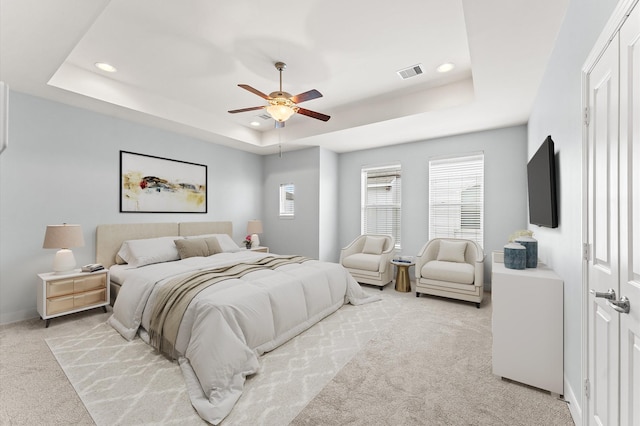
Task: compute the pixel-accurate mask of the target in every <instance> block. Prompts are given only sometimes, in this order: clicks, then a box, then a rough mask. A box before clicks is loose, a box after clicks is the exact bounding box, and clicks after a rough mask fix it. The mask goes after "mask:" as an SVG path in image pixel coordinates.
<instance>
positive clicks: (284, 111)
mask: <svg viewBox="0 0 640 426" xmlns="http://www.w3.org/2000/svg"><path fill="white" fill-rule="evenodd" d="M266 109H267V112H268V113H269V115H271V117H273V118H274V119H275V120H277V121H280V122H283V121H287V120H288V119H289V118H291V116H292V115H293V114H295V113H296V112H295V111H294V110H293V109H292V108H291V107H289V106H288V105H269V106H268V107H267V108H266Z"/></svg>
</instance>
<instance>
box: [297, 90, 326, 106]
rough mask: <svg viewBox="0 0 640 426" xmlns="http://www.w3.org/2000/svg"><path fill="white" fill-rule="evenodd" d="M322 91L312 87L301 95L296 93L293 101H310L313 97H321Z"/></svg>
mask: <svg viewBox="0 0 640 426" xmlns="http://www.w3.org/2000/svg"><path fill="white" fill-rule="evenodd" d="M321 97H322V93H320V92H318V91H317V90H316V89H311V90H309V91H308V92H304V93H300V94H299V95H295V96H292V97H291V101H292V102H293V103H296V104H299V103H300V102H304V101H310V100H311V99H316V98H321Z"/></svg>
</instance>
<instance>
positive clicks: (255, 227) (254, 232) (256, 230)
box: [247, 219, 262, 247]
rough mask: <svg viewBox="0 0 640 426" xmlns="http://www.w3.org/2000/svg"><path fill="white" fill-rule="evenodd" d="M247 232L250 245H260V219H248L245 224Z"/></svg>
mask: <svg viewBox="0 0 640 426" xmlns="http://www.w3.org/2000/svg"><path fill="white" fill-rule="evenodd" d="M247 234H250V235H251V247H258V246H259V245H260V237H258V234H262V221H261V220H257V219H254V220H250V221H249V223H248V224H247Z"/></svg>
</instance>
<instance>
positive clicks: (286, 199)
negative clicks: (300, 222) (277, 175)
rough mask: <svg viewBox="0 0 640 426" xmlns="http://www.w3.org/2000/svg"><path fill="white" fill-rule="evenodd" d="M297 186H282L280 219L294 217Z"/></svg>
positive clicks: (287, 184) (286, 184)
mask: <svg viewBox="0 0 640 426" xmlns="http://www.w3.org/2000/svg"><path fill="white" fill-rule="evenodd" d="M294 192H295V185H294V184H292V183H283V184H281V185H280V217H293V216H294V213H295V209H294Z"/></svg>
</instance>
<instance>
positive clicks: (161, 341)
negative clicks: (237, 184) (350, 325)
mask: <svg viewBox="0 0 640 426" xmlns="http://www.w3.org/2000/svg"><path fill="white" fill-rule="evenodd" d="M231 235H232V225H231V222H186V223H156V224H117V225H99V226H98V228H97V231H96V259H97V262H99V263H102V264H103V265H104V266H105V267H109V270H110V276H111V279H112V282H111V284H110V285H111V294H112V295H113V298H112V300H113V301H114V303H113V315H112V316H111V317H110V318H109V320H108V322H109V324H110V325H111V326H112V327H113V328H115V329H116V330H117V331H118V332H119V333H120V334H121V335H122V336H123V337H124V338H126V339H129V340H131V339H134V338H136V337H138V336H139V337H140V338H142V339H143V340H144V341H145V342H147V343H149V344H151V345H152V346H154V347H155V348H156V349H158V350H159V351H160V352H162V353H163V354H164V355H166V356H167V357H168V358H170V359H172V360H176V361H177V362H178V363H179V365H180V368H181V370H182V373H183V376H184V378H185V383H186V386H187V391H188V393H189V397H190V399H191V403H192V405H193V407H194V408H195V409H196V411H197V412H198V414H199V415H200V416H201V417H202V418H203V419H204V420H206V421H208V422H210V423H213V424H218V423H220V422H221V421H222V420H223V419H224V418H225V417H226V415H227V414H229V412H230V411H231V410H232V409H233V406H234V405H235V403H236V402H237V400H238V399H239V398H240V396H241V395H242V389H243V386H244V382H245V379H246V377H247V376H249V375H252V374H255V373H257V372H258V370H259V361H258V357H259V356H260V355H262V354H263V353H265V352H268V351H271V350H273V349H275V348H276V347H278V346H279V345H281V344H283V343H284V342H286V341H287V340H289V339H291V338H293V337H294V336H296V335H298V334H299V333H301V332H302V331H304V330H306V329H308V328H309V327H311V326H312V325H314V324H316V323H317V322H319V321H321V320H322V319H323V318H325V317H326V316H328V315H330V314H331V313H333V312H335V311H336V310H338V309H339V308H340V307H341V306H342V305H344V304H345V303H351V304H354V305H359V304H363V303H368V302H371V301H374V300H378V299H379V298H378V297H377V296H373V295H368V294H366V293H365V292H364V291H363V290H362V288H361V287H360V286H359V284H358V283H357V282H356V281H355V280H354V279H353V277H351V275H350V274H349V273H348V272H347V271H346V269H344V268H343V267H342V266H341V265H339V264H337V263H330V262H320V261H317V260H314V259H308V258H305V257H302V256H282V255H276V254H269V253H261V252H253V251H250V250H246V249H241V248H240V247H238V245H237V244H236V243H234V242H233V240H232V239H231Z"/></svg>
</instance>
